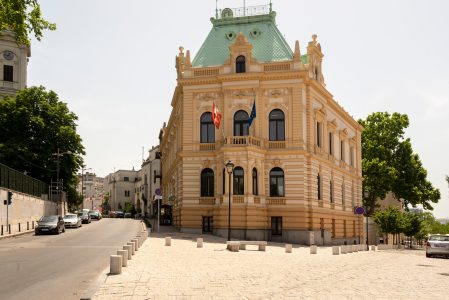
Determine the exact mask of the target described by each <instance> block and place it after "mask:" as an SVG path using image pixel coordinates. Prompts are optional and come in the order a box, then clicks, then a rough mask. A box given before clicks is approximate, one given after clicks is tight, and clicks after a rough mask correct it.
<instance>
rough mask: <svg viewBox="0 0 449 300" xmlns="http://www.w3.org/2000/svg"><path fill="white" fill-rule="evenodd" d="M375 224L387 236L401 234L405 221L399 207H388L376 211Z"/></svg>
mask: <svg viewBox="0 0 449 300" xmlns="http://www.w3.org/2000/svg"><path fill="white" fill-rule="evenodd" d="M373 218H374V222H376V224H377V225H378V226H379V229H380V231H381V232H383V233H386V234H399V233H401V232H402V231H403V228H404V219H403V217H402V213H401V211H400V210H399V209H398V208H397V207H391V206H390V207H387V208H386V209H383V210H379V211H376V212H375V213H374V215H373Z"/></svg>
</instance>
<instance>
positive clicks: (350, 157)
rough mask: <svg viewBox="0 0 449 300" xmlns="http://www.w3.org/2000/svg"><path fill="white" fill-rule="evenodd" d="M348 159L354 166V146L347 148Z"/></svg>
mask: <svg viewBox="0 0 449 300" xmlns="http://www.w3.org/2000/svg"><path fill="white" fill-rule="evenodd" d="M349 160H350V163H351V166H354V147H350V148H349Z"/></svg>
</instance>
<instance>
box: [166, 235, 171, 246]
mask: <svg viewBox="0 0 449 300" xmlns="http://www.w3.org/2000/svg"><path fill="white" fill-rule="evenodd" d="M165 246H171V237H169V236H168V237H166V238H165Z"/></svg>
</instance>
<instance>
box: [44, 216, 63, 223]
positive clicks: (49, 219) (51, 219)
mask: <svg viewBox="0 0 449 300" xmlns="http://www.w3.org/2000/svg"><path fill="white" fill-rule="evenodd" d="M56 221H58V216H43V217H42V218H41V219H40V220H39V222H56Z"/></svg>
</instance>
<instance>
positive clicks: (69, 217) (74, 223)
mask: <svg viewBox="0 0 449 300" xmlns="http://www.w3.org/2000/svg"><path fill="white" fill-rule="evenodd" d="M64 225H65V227H75V228H78V227H81V219H80V218H79V217H78V216H77V215H75V214H66V215H65V216H64Z"/></svg>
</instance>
